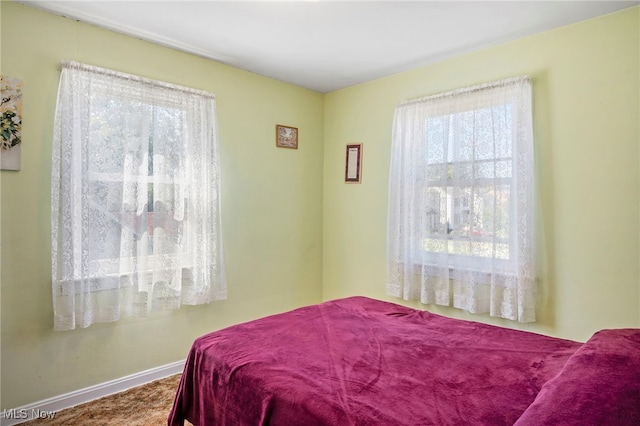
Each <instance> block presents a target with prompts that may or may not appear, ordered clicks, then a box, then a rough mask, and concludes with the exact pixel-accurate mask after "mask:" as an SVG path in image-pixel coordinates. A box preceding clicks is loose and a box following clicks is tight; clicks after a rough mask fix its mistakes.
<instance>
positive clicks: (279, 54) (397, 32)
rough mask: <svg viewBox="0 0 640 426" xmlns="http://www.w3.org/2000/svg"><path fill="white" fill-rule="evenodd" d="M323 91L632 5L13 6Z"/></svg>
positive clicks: (85, 3) (314, 3)
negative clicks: (43, 12)
mask: <svg viewBox="0 0 640 426" xmlns="http://www.w3.org/2000/svg"><path fill="white" fill-rule="evenodd" d="M20 3H24V4H28V5H31V6H35V7H38V8H42V9H45V10H48V11H50V12H53V13H57V14H61V15H64V16H68V17H71V18H75V19H78V20H81V21H84V22H89V23H93V24H96V25H99V26H102V27H106V28H109V29H112V30H114V31H117V32H121V33H125V34H129V35H133V36H136V37H139V38H141V39H145V40H149V41H153V42H156V43H159V44H162V45H165V46H170V47H173V48H176V49H179V50H183V51H187V52H190V53H194V54H197V55H201V56H204V57H206V58H210V59H214V60H216V61H219V62H223V63H225V64H229V65H232V66H234V67H237V68H241V69H245V70H248V71H253V72H255V73H258V74H261V75H265V76H268V77H272V78H275V79H278V80H283V81H287V82H290V83H293V84H297V85H299V86H303V87H307V88H309V89H313V90H317V91H320V92H324V93H326V92H330V91H333V90H337V89H341V88H344V87H348V86H351V85H355V84H358V83H362V82H365V81H369V80H373V79H376V78H379V77H384V76H387V75H391V74H394V73H397V72H401V71H406V70H409V69H411V68H415V67H418V66H421V65H426V64H429V63H433V62H436V61H439V60H442V59H444V58H447V57H451V56H454V55H459V54H461V53H465V52H469V51H472V50H477V49H480V48H484V47H488V46H492V45H496V44H499V43H504V42H507V41H510V40H514V39H517V38H521V37H525V36H527V35H531V34H535V33H538V32H542V31H547V30H550V29H553V28H557V27H560V26H563V25H568V24H571V23H574V22H578V21H581V20H585V19H589V18H593V17H596V16H599V15H603V14H607V13H611V12H614V11H617V10H620V9H624V8H627V7H631V6H634V5H636V4H639V3H640V1H491V2H487V1H466V2H462V1H326V0H316V1H211V0H209V1H117V0H111V1H90V0H84V1H77V0H76V1H57V0H56V1H29V0H27V1H20Z"/></svg>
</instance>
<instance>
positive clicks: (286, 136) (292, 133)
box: [276, 124, 298, 149]
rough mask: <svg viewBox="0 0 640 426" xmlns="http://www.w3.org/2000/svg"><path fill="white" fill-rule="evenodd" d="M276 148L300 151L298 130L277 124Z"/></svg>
mask: <svg viewBox="0 0 640 426" xmlns="http://www.w3.org/2000/svg"><path fill="white" fill-rule="evenodd" d="M276 146H277V147H278V148H291V149H298V128H297V127H290V126H283V125H281V124H276Z"/></svg>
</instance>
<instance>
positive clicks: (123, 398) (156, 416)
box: [22, 374, 190, 426]
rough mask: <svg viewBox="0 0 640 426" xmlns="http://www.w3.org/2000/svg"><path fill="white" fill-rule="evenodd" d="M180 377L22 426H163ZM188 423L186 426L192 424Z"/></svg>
mask: <svg viewBox="0 0 640 426" xmlns="http://www.w3.org/2000/svg"><path fill="white" fill-rule="evenodd" d="M179 380H180V375H179V374H177V375H175V376H171V377H167V378H166V379H161V380H156V381H154V382H151V383H148V384H146V385H143V386H138V387H135V388H132V389H129V390H126V391H124V392H121V393H117V394H114V395H109V396H106V397H104V398H101V399H97V400H95V401H92V402H87V403H86V404H81V405H78V406H76V407H73V408H69V409H66V410H62V411H59V412H58V413H56V415H55V417H54V418H53V419H39V420H32V421H29V422H26V423H22V424H23V425H29V426H31V425H68V426H85V425H102V426H160V425H166V424H167V418H168V417H169V412H170V411H171V407H172V405H173V398H174V397H175V395H176V390H177V389H178V382H179ZM189 424H190V423H189V422H185V425H189Z"/></svg>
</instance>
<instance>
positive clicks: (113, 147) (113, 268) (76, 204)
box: [52, 61, 226, 330]
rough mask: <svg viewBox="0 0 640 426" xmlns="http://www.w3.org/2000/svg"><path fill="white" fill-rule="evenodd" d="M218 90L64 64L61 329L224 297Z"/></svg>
mask: <svg viewBox="0 0 640 426" xmlns="http://www.w3.org/2000/svg"><path fill="white" fill-rule="evenodd" d="M220 224H221V220H220V175H219V156H218V140H217V122H216V116H215V98H214V96H213V95H211V94H209V93H206V92H203V91H197V90H193V89H189V88H184V87H180V86H174V85H170V84H167V83H162V82H157V81H153V80H148V79H144V78H141V77H136V76H132V75H128V74H123V73H118V72H115V71H111V70H105V69H102V68H97V67H92V66H89V65H84V64H79V63H76V62H70V61H66V62H63V64H62V74H61V77H60V87H59V93H58V104H57V108H56V118H55V130H54V143H53V155H52V243H53V247H52V248H53V250H52V254H53V268H52V269H53V296H54V297H53V299H54V327H55V329H56V330H67V329H73V328H75V327H76V326H80V327H87V326H89V325H90V324H92V323H94V322H105V321H114V320H117V319H118V318H120V317H121V316H145V315H146V314H147V313H148V312H149V311H154V310H161V309H175V308H178V307H179V306H180V305H181V304H201V303H207V302H209V301H211V300H216V299H222V298H225V297H226V284H225V277H224V261H223V253H222V238H221V229H220Z"/></svg>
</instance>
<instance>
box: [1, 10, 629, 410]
mask: <svg viewBox="0 0 640 426" xmlns="http://www.w3.org/2000/svg"><path fill="white" fill-rule="evenodd" d="M0 4H1V8H0V10H1V11H2V14H1V15H0V16H1V23H2V27H1V31H0V33H1V43H2V44H1V47H2V52H1V55H0V56H1V58H0V59H1V62H0V63H1V67H0V72H1V73H2V74H4V75H9V76H13V77H18V78H21V79H23V80H24V109H23V120H24V128H23V139H24V144H23V145H24V146H23V148H22V170H21V171H20V172H7V171H5V172H2V173H1V174H0V179H1V182H0V191H1V192H0V194H1V200H0V201H1V209H0V219H1V221H2V222H1V228H0V231H1V233H2V235H1V245H0V248H1V254H2V262H1V279H2V283H1V291H2V293H1V306H0V307H1V323H2V324H1V327H2V335H1V345H2V349H1V352H0V355H1V357H2V358H1V362H2V365H1V367H2V376H1V379H0V380H1V383H2V386H1V390H2V400H1V401H2V402H1V404H2V406H1V407H0V409H3V408H14V407H17V406H20V405H24V404H27V403H32V402H35V401H38V400H42V399H44V398H48V397H53V396H57V395H60V394H63V393H66V392H70V391H74V390H77V389H81V388H83V387H86V386H90V385H94V384H98V383H102V382H105V381H108V380H111V379H115V378H120V377H122V376H125V375H128V374H132V373H136V372H139V371H143V370H146V369H149V368H154V367H157V366H161V365H164V364H167V363H170V362H173V361H177V360H180V359H184V357H185V356H186V352H187V350H188V348H189V346H190V344H191V342H192V341H193V339H194V338H195V337H197V336H199V335H202V334H204V333H206V332H209V331H211V330H214V329H218V328H221V327H224V326H226V325H229V324H233V323H237V322H241V321H245V320H248V319H251V318H256V317H260V316H264V315H267V314H270V313H274V312H280V311H284V310H287V309H290V308H293V307H296V306H300V305H305V304H311V303H316V302H319V301H320V300H322V299H331V298H336V297H342V296H347V295H352V294H362V295H368V296H372V297H377V298H381V299H389V300H394V299H391V298H389V297H387V296H385V293H384V276H385V244H386V217H387V178H388V167H389V150H390V132H391V120H392V117H393V109H394V107H395V105H396V104H397V103H398V102H400V101H402V100H405V99H409V98H414V97H417V96H422V95H426V94H430V93H436V92H440V91H445V90H450V89H453V88H457V87H463V86H468V85H472V84H476V83H481V82H486V81H491V80H496V79H500V78H504V77H511V76H515V75H520V74H529V75H531V76H532V77H533V78H534V87H535V89H534V103H535V107H534V109H535V111H534V113H535V117H534V120H535V136H536V144H537V145H536V155H537V162H538V163H537V172H538V184H539V195H540V209H539V210H540V211H539V213H540V214H539V217H540V223H539V243H540V250H539V254H540V279H541V283H540V296H539V299H540V300H539V303H540V307H539V309H538V318H539V321H538V322H537V323H535V324H532V325H529V326H527V328H528V329H531V330H533V331H537V332H541V333H545V334H552V335H559V336H562V337H567V338H571V339H576V340H585V339H587V338H588V337H589V336H590V334H591V333H592V332H593V331H595V330H596V329H599V328H604V327H623V326H624V327H626V326H633V327H639V326H640V290H639V286H640V276H639V274H640V272H639V270H638V264H639V261H640V250H639V245H640V233H639V227H640V219H639V217H640V215H639V208H640V196H639V194H640V185H639V184H640V176H639V169H640V152H639V149H638V145H639V142H638V141H639V138H640V129H639V125H640V124H639V120H638V119H639V118H640V108H639V105H638V104H639V100H638V99H639V96H638V95H640V83H639V79H640V70H639V62H640V57H639V56H640V52H639V50H640V43H639V40H638V37H639V34H640V25H639V21H640V8H639V7H636V8H634V9H631V10H627V11H623V12H621V13H617V14H613V15H610V16H606V17H603V18H599V19H595V20H591V21H587V22H583V23H580V24H576V25H573V26H569V27H565V28H561V29H559V30H555V31H551V32H548V33H544V34H540V35H537V36H533V37H529V38H526V39H522V40H519V41H516V42H513V43H509V44H505V45H501V46H498V47H495V48H491V49H487V50H483V51H481V52H477V53H473V54H468V55H464V56H461V57H458V58H454V59H450V60H447V61H444V62H440V63H437V64H434V65H430V66H427V67H422V68H420V69H416V70H413V71H411V72H407V73H402V74H398V75H395V76H391V77H388V78H384V79H380V80H376V81H372V82H369V83H366V84H362V85H359V86H355V87H352V88H349V89H345V90H341V91H337V92H334V93H331V94H328V95H325V96H323V95H321V94H319V93H316V92H313V91H309V90H305V89H301V88H298V87H295V86H292V85H288V84H285V83H281V82H278V81H275V80H272V79H268V78H265V77H261V76H258V75H255V74H252V73H248V72H245V71H241V70H238V69H234V68H231V67H228V66H225V65H221V64H218V63H215V62H213V61H209V60H205V59H202V58H198V57H195V56H193V55H188V54H185V53H181V52H177V51H174V50H171V49H167V48H164V47H160V46H157V45H153V44H150V43H146V42H143V41H140V40H137V39H134V38H131V37H127V36H123V35H119V34H116V33H113V32H110V31H106V30H103V29H99V28H96V27H93V26H90V25H86V24H81V23H77V22H74V21H72V20H69V19H65V18H62V17H58V16H54V15H51V14H47V13H44V12H41V11H38V10H36V9H32V8H29V7H26V6H22V5H19V4H15V3H8V2H2V3H0ZM63 58H69V59H74V60H78V61H81V62H86V63H89V64H94V65H98V66H103V67H107V68H112V69H116V70H120V71H124V72H130V73H135V74H139V75H143V76H146V77H150V78H155V79H159V80H165V81H169V82H172V83H176V84H182V85H186V86H191V87H196V88H199V89H204V90H208V91H210V92H213V93H215V94H216V95H217V100H218V118H219V123H220V138H221V154H222V178H223V185H222V189H223V199H222V204H223V207H222V209H223V210H222V211H223V230H224V231H223V232H224V234H223V235H224V239H225V255H226V259H227V272H228V280H229V298H228V300H227V301H224V302H216V303H213V304H211V305H206V306H198V307H184V308H182V309H180V310H178V311H169V312H161V313H154V314H152V315H151V316H150V317H148V318H146V319H142V320H138V319H128V320H123V321H120V322H118V323H114V324H97V325H93V326H91V327H89V328H88V329H85V330H76V331H72V332H63V333H53V332H52V315H53V314H52V308H51V290H50V286H51V272H50V235H49V234H50V204H49V186H50V168H51V166H50V155H51V135H52V122H53V113H54V109H55V99H56V92H57V83H58V77H59V71H58V63H59V61H60V60H61V59H63ZM276 123H280V124H288V125H292V126H296V127H299V128H300V132H301V140H300V149H298V150H297V151H294V150H287V149H276V148H275V147H274V141H273V137H274V126H275V124H276ZM353 142H363V143H364V159H363V161H364V163H363V165H364V167H363V173H364V174H363V183H362V184H360V185H345V184H344V183H343V180H344V154H345V153H344V150H345V145H346V144H347V143H353ZM395 301H397V300H395ZM414 306H419V307H420V308H426V309H430V310H433V311H435V312H439V313H444V314H446V315H449V316H455V317H464V318H471V319H474V320H480V321H486V322H490V323H497V324H501V325H506V326H509V327H519V326H518V325H517V324H515V323H512V322H506V321H500V320H495V319H491V318H488V317H484V316H470V315H465V314H464V313H461V312H460V311H457V310H453V309H447V308H439V307H434V306H420V305H416V304H414Z"/></svg>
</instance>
